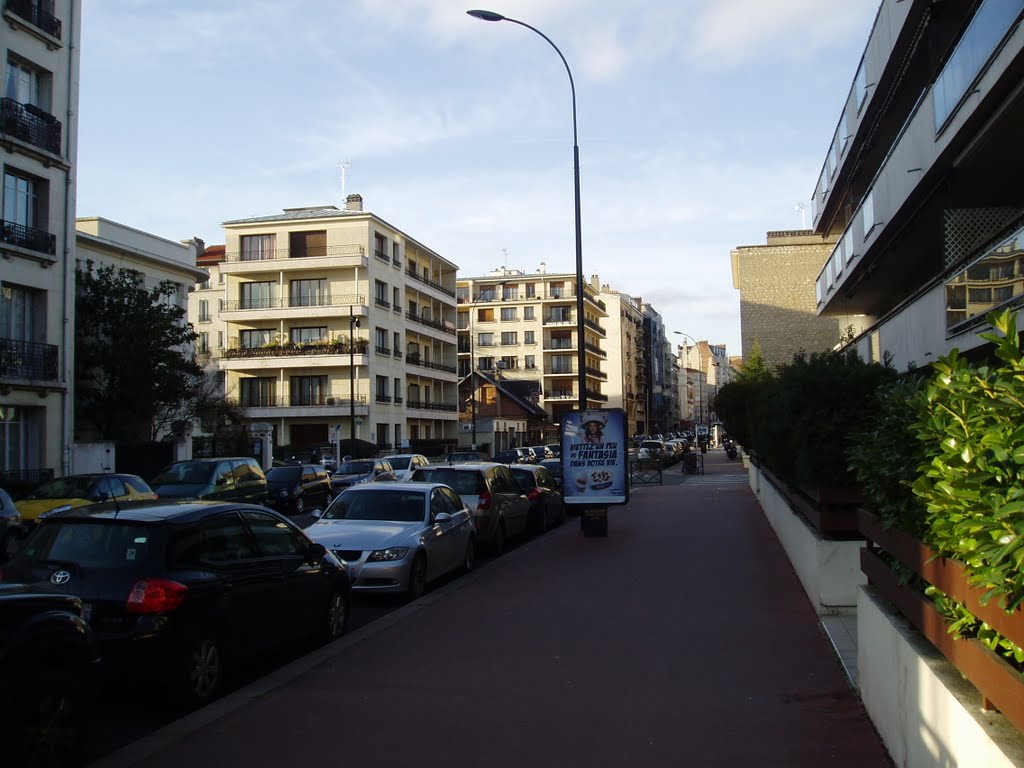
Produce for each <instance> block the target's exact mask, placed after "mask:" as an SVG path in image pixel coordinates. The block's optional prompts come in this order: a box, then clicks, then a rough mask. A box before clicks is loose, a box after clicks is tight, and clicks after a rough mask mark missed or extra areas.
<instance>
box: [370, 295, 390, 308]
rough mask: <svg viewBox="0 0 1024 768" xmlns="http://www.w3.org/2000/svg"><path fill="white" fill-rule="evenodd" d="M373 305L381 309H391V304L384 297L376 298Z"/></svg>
mask: <svg viewBox="0 0 1024 768" xmlns="http://www.w3.org/2000/svg"><path fill="white" fill-rule="evenodd" d="M373 303H374V304H376V305H377V306H378V307H380V308H381V309H391V302H390V301H388V300H387V299H385V298H384V297H383V296H376V297H374V299H373Z"/></svg>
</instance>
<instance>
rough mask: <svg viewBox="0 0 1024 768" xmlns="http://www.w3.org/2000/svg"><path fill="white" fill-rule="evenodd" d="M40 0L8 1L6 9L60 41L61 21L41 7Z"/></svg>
mask: <svg viewBox="0 0 1024 768" xmlns="http://www.w3.org/2000/svg"><path fill="white" fill-rule="evenodd" d="M39 6H40V3H39V2H38V0H36V2H33V0H7V4H6V6H5V7H6V9H7V10H8V11H10V12H11V13H13V14H14V15H15V16H20V17H21V18H23V19H24V20H25V21H27V22H28V23H29V24H31V25H32V26H34V27H38V28H39V29H41V30H43V32H45V33H46V34H48V35H50V37H55V38H57V39H58V40H60V35H61V20H60V19H58V18H57V17H56V16H54V15H53V14H52V13H48V12H46V11H44V10H43V9H42V8H40V7H39Z"/></svg>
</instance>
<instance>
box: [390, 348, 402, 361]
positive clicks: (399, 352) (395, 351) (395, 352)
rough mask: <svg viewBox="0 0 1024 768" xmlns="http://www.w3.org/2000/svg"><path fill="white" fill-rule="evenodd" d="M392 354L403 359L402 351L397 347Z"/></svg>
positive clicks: (397, 358) (398, 358)
mask: <svg viewBox="0 0 1024 768" xmlns="http://www.w3.org/2000/svg"><path fill="white" fill-rule="evenodd" d="M391 356H392V357H394V358H395V359H396V360H401V359H402V353H401V351H400V350H398V349H397V348H396V349H395V350H394V351H393V352H392V353H391Z"/></svg>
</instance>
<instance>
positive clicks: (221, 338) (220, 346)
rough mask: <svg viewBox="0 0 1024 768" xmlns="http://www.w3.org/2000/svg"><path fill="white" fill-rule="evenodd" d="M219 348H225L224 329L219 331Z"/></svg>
mask: <svg viewBox="0 0 1024 768" xmlns="http://www.w3.org/2000/svg"><path fill="white" fill-rule="evenodd" d="M217 349H224V331H217Z"/></svg>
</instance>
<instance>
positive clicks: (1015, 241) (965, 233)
mask: <svg viewBox="0 0 1024 768" xmlns="http://www.w3.org/2000/svg"><path fill="white" fill-rule="evenodd" d="M1022 16H1024V1H1022V0H977V1H974V2H956V3H950V2H946V3H935V2H930V0H903V1H900V0H884V2H882V3H881V4H880V7H879V10H878V15H877V17H876V19H875V23H874V26H873V27H872V30H871V33H870V36H869V37H868V40H867V44H866V46H865V49H864V54H863V57H862V58H861V60H860V62H859V64H858V65H857V66H856V73H855V74H854V76H853V82H852V85H851V87H850V90H849V92H848V93H847V94H846V95H845V99H844V100H843V101H842V104H841V117H840V118H839V124H838V125H837V127H836V129H835V133H834V135H833V137H832V141H831V144H830V146H829V148H828V152H827V154H826V156H825V159H824V162H823V164H822V170H821V175H820V177H819V179H818V183H817V186H816V188H815V190H814V199H813V208H812V213H813V224H814V230H815V232H816V233H817V234H819V235H821V236H823V237H827V238H830V239H835V240H836V241H837V245H836V246H835V248H834V249H833V250H832V252H831V254H830V255H829V257H828V258H827V261H825V262H824V263H823V264H822V266H821V269H820V272H819V275H818V277H817V281H816V285H817V289H816V290H817V293H816V301H817V311H818V313H819V314H820V315H822V316H825V317H833V316H841V315H854V314H860V315H864V316H865V318H866V322H865V325H866V328H865V329H864V331H863V332H862V333H860V334H859V335H858V337H857V339H856V348H857V349H858V352H859V354H861V355H862V356H863V357H865V358H866V359H875V360H880V359H882V358H883V357H884V356H886V354H888V355H891V356H892V360H893V364H894V365H895V366H896V368H897V369H899V370H903V369H905V368H906V367H907V366H908V365H918V366H921V365H924V364H926V363H928V362H930V361H932V360H935V359H937V358H938V357H939V356H941V355H943V354H944V353H946V352H948V351H949V350H950V349H952V348H953V347H958V348H959V349H961V350H968V349H972V348H977V347H980V346H981V345H984V344H986V342H985V341H984V340H983V339H980V338H978V333H979V332H983V331H984V330H985V329H986V324H985V322H984V316H985V314H986V312H987V311H989V310H990V309H992V308H995V307H1000V306H1004V305H1011V304H1016V303H1019V302H1020V301H1021V297H1022V296H1024V244H1022V240H1024V188H1022V186H1021V183H1020V169H1021V167H1024V142H1021V140H1020V136H1021V126H1022V125H1024V28H1022V25H1021V20H1022Z"/></svg>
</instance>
